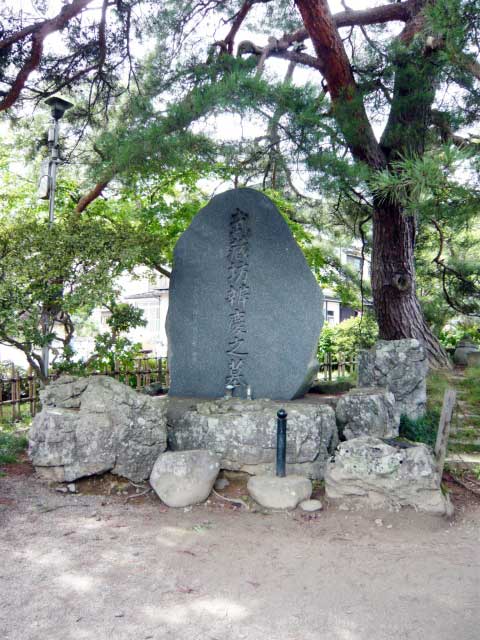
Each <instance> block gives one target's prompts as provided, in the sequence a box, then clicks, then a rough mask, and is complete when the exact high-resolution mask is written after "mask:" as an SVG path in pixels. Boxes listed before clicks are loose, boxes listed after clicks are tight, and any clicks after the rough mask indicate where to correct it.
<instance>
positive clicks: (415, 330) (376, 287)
mask: <svg viewBox="0 0 480 640" xmlns="http://www.w3.org/2000/svg"><path fill="white" fill-rule="evenodd" d="M415 231H416V230H415V219H414V218H413V217H412V216H407V215H404V214H403V212H402V210H401V208H400V207H398V206H396V205H385V204H382V205H381V204H378V203H377V204H376V208H375V211H374V216H373V250H372V277H371V280H372V291H373V302H374V308H375V314H376V316H377V321H378V325H379V328H380V338H381V339H382V340H401V339H403V338H417V339H418V340H420V341H421V342H423V344H424V345H425V349H426V351H427V355H428V360H429V363H430V364H431V366H433V367H449V366H450V363H449V360H448V355H447V353H446V352H445V350H444V349H443V348H442V346H441V345H440V343H439V342H438V340H437V338H436V337H435V336H434V335H433V333H432V331H431V329H430V327H429V326H428V324H427V323H426V321H425V318H424V316H423V313H422V310H421V308H420V304H419V302H418V299H417V296H416V293H415V264H414V248H415Z"/></svg>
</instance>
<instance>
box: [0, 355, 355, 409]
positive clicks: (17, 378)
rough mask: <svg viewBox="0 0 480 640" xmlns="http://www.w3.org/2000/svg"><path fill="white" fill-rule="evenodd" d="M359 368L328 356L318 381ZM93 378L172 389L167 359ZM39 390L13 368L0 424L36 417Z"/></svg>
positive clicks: (2, 391)
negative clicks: (11, 420) (102, 377)
mask: <svg viewBox="0 0 480 640" xmlns="http://www.w3.org/2000/svg"><path fill="white" fill-rule="evenodd" d="M356 367H357V361H356V359H355V358H354V357H353V358H350V359H346V358H345V357H344V356H343V355H342V354H340V355H339V356H338V358H335V357H333V356H332V354H331V353H328V354H326V355H325V357H324V359H323V361H322V362H320V370H319V372H318V376H317V379H319V380H322V379H323V380H328V381H331V380H336V379H337V378H339V377H342V376H348V375H351V374H353V373H355V371H356ZM90 375H104V376H111V377H112V378H115V379H116V380H118V381H119V382H123V383H124V384H128V385H130V386H131V387H132V388H133V389H137V390H140V389H143V387H146V386H148V385H149V384H152V383H154V382H157V383H159V384H161V385H162V387H164V388H165V389H168V387H169V385H170V378H169V372H168V361H167V358H141V359H138V360H136V362H135V366H134V368H133V369H130V370H128V369H122V368H121V367H118V368H117V367H116V368H115V369H114V370H110V369H104V370H101V371H94V372H92V373H91V374H90ZM39 389H40V381H39V379H38V377H37V376H36V375H34V374H33V373H32V372H29V373H28V374H27V375H24V376H22V375H20V374H19V373H18V371H17V370H16V368H15V367H14V366H12V369H11V374H10V376H9V377H3V378H0V420H2V419H3V418H8V419H13V420H18V419H20V418H21V417H22V414H23V415H24V414H25V413H26V414H27V415H30V416H31V417H33V416H34V415H35V414H36V412H37V410H38V408H39V405H40V398H39V394H38V392H39ZM25 409H26V411H25Z"/></svg>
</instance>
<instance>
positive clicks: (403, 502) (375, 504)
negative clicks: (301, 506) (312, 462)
mask: <svg viewBox="0 0 480 640" xmlns="http://www.w3.org/2000/svg"><path fill="white" fill-rule="evenodd" d="M325 494H326V496H327V498H329V499H330V500H341V501H342V502H343V503H345V502H348V501H350V502H352V503H355V504H357V505H361V506H365V507H368V508H373V509H375V508H391V509H392V508H393V509H398V508H400V507H403V506H410V507H413V508H415V509H417V510H418V511H425V512H427V513H433V514H437V515H449V514H450V513H451V505H450V502H449V500H448V497H447V496H445V495H444V494H443V493H442V491H441V490H440V477H439V474H438V470H437V465H436V462H435V458H434V456H433V454H432V452H431V451H430V449H429V448H428V447H427V446H426V445H424V444H419V445H414V446H411V447H407V448H398V447H395V446H391V445H389V444H386V443H385V442H383V441H382V440H380V439H378V438H373V437H371V436H362V437H360V438H355V439H353V440H349V441H347V442H342V443H341V444H340V445H339V446H338V449H337V451H336V453H335V457H334V458H332V459H331V460H330V461H329V463H328V465H327V470H326V473H325Z"/></svg>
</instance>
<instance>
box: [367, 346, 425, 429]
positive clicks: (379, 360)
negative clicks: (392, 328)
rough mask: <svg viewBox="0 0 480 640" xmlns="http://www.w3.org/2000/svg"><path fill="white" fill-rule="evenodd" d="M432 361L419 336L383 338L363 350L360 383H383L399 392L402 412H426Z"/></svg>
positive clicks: (410, 414)
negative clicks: (430, 361) (428, 373)
mask: <svg viewBox="0 0 480 640" xmlns="http://www.w3.org/2000/svg"><path fill="white" fill-rule="evenodd" d="M427 372H428V361H427V356H426V353H425V349H424V348H423V346H422V345H421V344H420V342H419V341H418V340H415V339H413V338H412V339H408V340H379V341H378V342H377V343H376V344H375V346H374V347H372V348H371V349H369V350H368V351H367V350H362V351H360V352H359V360H358V386H359V387H382V388H384V389H387V390H388V391H391V392H392V393H393V395H394V396H395V402H396V403H397V406H398V409H399V412H400V415H402V414H404V415H406V416H408V417H409V418H411V419H416V418H420V417H421V416H423V415H424V413H425V409H426V403H427V382H426V379H427Z"/></svg>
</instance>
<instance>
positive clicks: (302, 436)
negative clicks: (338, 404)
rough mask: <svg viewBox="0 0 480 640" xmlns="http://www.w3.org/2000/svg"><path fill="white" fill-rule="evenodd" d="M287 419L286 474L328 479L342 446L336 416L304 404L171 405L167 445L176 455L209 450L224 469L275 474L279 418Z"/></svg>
mask: <svg viewBox="0 0 480 640" xmlns="http://www.w3.org/2000/svg"><path fill="white" fill-rule="evenodd" d="M281 408H283V409H285V410H286V411H287V413H288V432H287V473H298V474H300V475H304V476H308V477H311V478H323V472H324V468H325V464H326V461H327V460H328V458H329V456H330V455H331V454H332V453H333V452H334V450H335V447H336V446H337V443H338V433H337V426H336V421H335V412H334V410H333V409H332V407H330V406H328V405H326V404H320V403H312V404H309V403H307V402H305V401H288V402H280V401H275V400H266V399H259V400H241V399H237V398H231V399H219V400H202V399H195V398H174V397H171V398H170V399H169V406H168V411H167V422H168V444H169V448H170V449H172V450H173V451H183V450H188V449H208V450H209V451H212V452H214V453H216V454H217V455H218V456H219V457H220V459H221V467H222V469H228V470H233V471H246V472H247V473H250V474H253V475H258V474H262V473H274V466H275V451H276V417H277V412H278V411H279V409H281Z"/></svg>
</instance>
